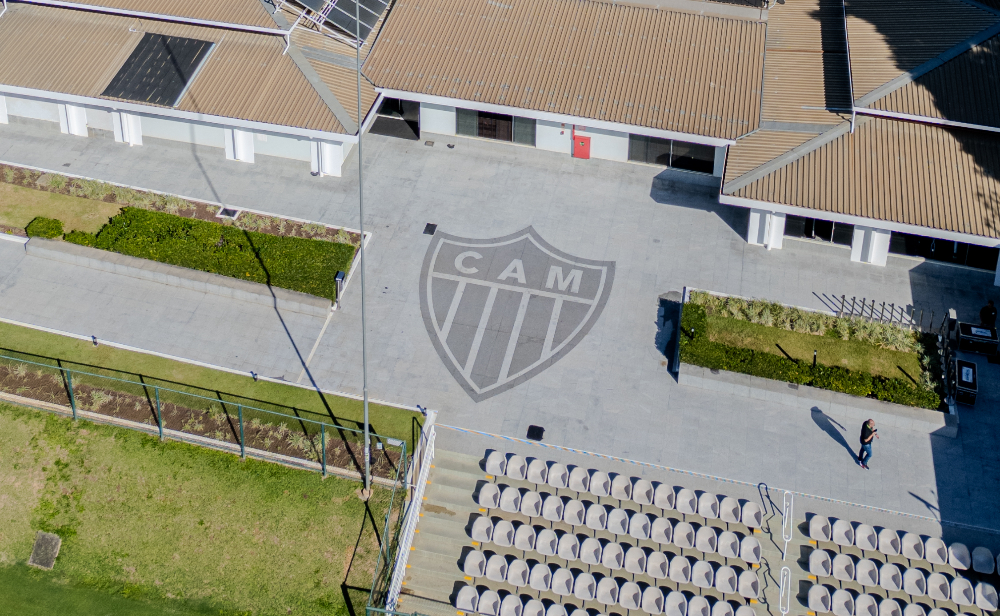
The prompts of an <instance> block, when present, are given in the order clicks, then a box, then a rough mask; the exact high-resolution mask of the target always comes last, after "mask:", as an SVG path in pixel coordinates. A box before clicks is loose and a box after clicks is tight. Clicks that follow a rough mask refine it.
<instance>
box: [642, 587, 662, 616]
mask: <svg viewBox="0 0 1000 616" xmlns="http://www.w3.org/2000/svg"><path fill="white" fill-rule="evenodd" d="M640 608H641V609H642V611H643V612H646V613H647V614H662V613H663V591H662V590H660V589H659V588H657V587H656V586H647V587H646V589H645V590H643V591H642V603H641V604H640Z"/></svg>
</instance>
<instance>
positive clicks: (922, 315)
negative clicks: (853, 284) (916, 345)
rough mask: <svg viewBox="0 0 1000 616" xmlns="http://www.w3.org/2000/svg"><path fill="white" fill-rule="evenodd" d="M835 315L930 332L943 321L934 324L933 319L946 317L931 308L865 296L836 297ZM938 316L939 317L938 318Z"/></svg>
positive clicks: (937, 327) (938, 327) (937, 328)
mask: <svg viewBox="0 0 1000 616" xmlns="http://www.w3.org/2000/svg"><path fill="white" fill-rule="evenodd" d="M837 304H839V306H838V307H837V316H838V317H848V318H856V319H862V320H864V321H871V322H874V323H889V324H892V325H898V326H900V327H905V328H907V329H910V330H917V331H920V332H932V331H935V332H936V331H937V330H939V329H940V328H941V326H942V325H943V323H937V324H935V320H942V319H947V316H948V315H947V314H944V313H939V314H937V315H935V314H934V311H933V310H930V311H927V312H925V311H924V310H923V309H922V308H921V309H917V308H915V307H913V306H897V305H896V304H894V303H891V302H879V301H878V300H875V299H871V298H867V297H847V296H846V295H841V296H840V297H839V298H838V301H837ZM938 317H940V319H938Z"/></svg>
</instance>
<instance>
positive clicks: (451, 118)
mask: <svg viewBox="0 0 1000 616" xmlns="http://www.w3.org/2000/svg"><path fill="white" fill-rule="evenodd" d="M457 122H458V118H457V114H456V112H455V108H454V107H448V106H447V105H435V104H432V103H420V132H424V131H426V132H428V133H437V134H438V135H454V134H455V129H456V128H457Z"/></svg>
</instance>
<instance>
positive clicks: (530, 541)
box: [514, 524, 536, 552]
mask: <svg viewBox="0 0 1000 616" xmlns="http://www.w3.org/2000/svg"><path fill="white" fill-rule="evenodd" d="M535 538H536V537H535V529H534V528H533V527H532V526H531V525H530V524H522V525H520V526H518V527H517V528H516V529H514V547H515V548H517V549H519V550H522V551H524V552H531V551H534V549H535Z"/></svg>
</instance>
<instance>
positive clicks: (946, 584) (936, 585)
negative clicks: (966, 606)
mask: <svg viewBox="0 0 1000 616" xmlns="http://www.w3.org/2000/svg"><path fill="white" fill-rule="evenodd" d="M927 596H928V597H930V598H931V599H934V600H935V601H948V600H949V599H951V580H949V579H948V578H947V577H946V576H945V575H944V574H941V573H932V574H930V575H928V576H927Z"/></svg>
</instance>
